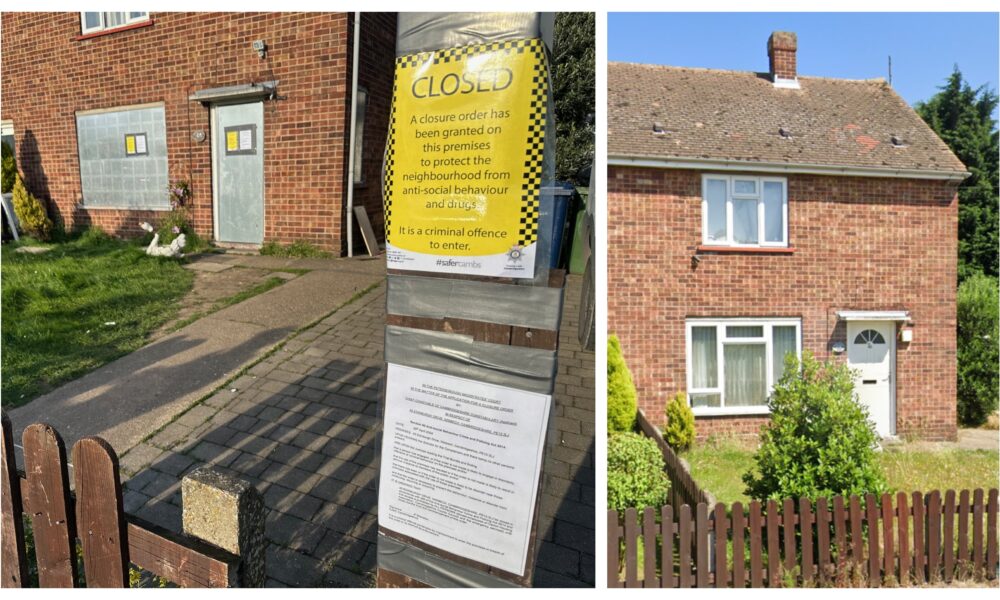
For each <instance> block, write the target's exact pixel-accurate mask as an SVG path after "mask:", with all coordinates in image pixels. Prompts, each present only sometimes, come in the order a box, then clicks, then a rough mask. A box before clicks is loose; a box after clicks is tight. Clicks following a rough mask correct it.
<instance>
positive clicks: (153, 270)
mask: <svg viewBox="0 0 1000 600" xmlns="http://www.w3.org/2000/svg"><path fill="white" fill-rule="evenodd" d="M16 247H17V246H16V245H14V244H7V245H5V246H4V247H3V250H2V254H0V258H2V261H3V262H2V267H0V276H2V280H3V283H2V305H0V309H2V316H3V324H2V325H3V326H2V347H0V352H2V359H0V363H2V380H0V393H2V394H3V405H4V407H5V408H12V407H14V406H18V405H21V404H24V403H26V402H28V401H30V400H32V399H33V398H35V397H37V396H39V395H41V394H42V393H45V392H46V391H48V390H49V389H52V388H53V387H55V386H57V385H59V384H61V383H65V382H66V381H69V380H72V379H75V378H77V377H79V376H81V375H83V374H84V373H86V372H88V371H90V370H92V369H95V368H97V367H99V366H101V365H103V364H105V363H107V362H110V361H111V360H114V359H115V358H118V357H119V356H122V355H124V354H127V353H129V352H132V351H133V350H136V349H137V348H139V347H141V346H142V345H143V344H144V343H145V341H146V338H147V336H148V335H149V334H150V332H152V331H153V330H155V329H156V328H157V327H159V326H160V325H162V324H163V323H165V322H166V321H167V320H169V319H170V318H171V317H172V316H173V315H174V314H175V312H176V301H177V300H178V299H180V298H181V297H182V296H183V295H184V294H185V293H187V292H188V291H189V290H190V289H191V286H192V282H193V280H194V275H193V273H191V272H190V271H188V270H187V269H184V268H182V267H181V265H180V263H179V262H178V261H176V260H172V259H165V258H154V257H150V256H147V255H146V254H144V252H143V249H142V247H141V246H139V245H138V244H137V243H130V242H125V241H121V240H116V239H112V238H110V237H108V236H106V235H104V234H102V233H100V232H99V231H96V230H93V231H88V232H86V233H84V234H82V235H80V236H79V237H77V238H75V239H72V240H70V241H68V242H65V243H59V244H53V245H52V249H51V250H49V251H48V252H46V253H44V254H20V253H17V252H15V249H16Z"/></svg>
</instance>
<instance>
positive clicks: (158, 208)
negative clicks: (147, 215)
mask: <svg viewBox="0 0 1000 600" xmlns="http://www.w3.org/2000/svg"><path fill="white" fill-rule="evenodd" d="M79 207H80V208H81V209H83V210H130V211H135V212H141V211H148V212H170V211H171V210H173V209H172V208H170V205H169V204H168V205H167V206H109V205H106V204H101V205H98V206H95V205H93V204H86V203H80V204H79Z"/></svg>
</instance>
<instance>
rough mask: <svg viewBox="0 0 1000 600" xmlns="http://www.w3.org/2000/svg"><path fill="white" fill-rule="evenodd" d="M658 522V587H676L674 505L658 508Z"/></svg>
mask: <svg viewBox="0 0 1000 600" xmlns="http://www.w3.org/2000/svg"><path fill="white" fill-rule="evenodd" d="M660 522H661V525H660V527H661V531H662V534H661V535H662V536H663V537H662V538H661V539H662V542H661V544H660V556H661V558H660V565H661V567H660V569H661V574H660V587H664V588H673V587H677V580H676V579H675V578H674V538H675V536H676V535H677V526H676V525H675V524H674V507H673V506H670V505H669V504H668V505H666V506H664V507H662V508H661V509H660Z"/></svg>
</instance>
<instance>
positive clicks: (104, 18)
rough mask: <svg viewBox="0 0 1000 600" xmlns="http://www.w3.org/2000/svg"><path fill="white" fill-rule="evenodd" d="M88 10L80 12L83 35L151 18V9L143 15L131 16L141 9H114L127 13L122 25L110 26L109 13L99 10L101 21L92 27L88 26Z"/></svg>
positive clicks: (142, 21) (143, 21)
mask: <svg viewBox="0 0 1000 600" xmlns="http://www.w3.org/2000/svg"><path fill="white" fill-rule="evenodd" d="M87 12H97V11H87ZM87 12H81V13H80V33H81V34H82V35H86V34H88V33H97V32H99V31H111V30H113V29H119V28H121V27H125V26H128V25H134V24H135V23H145V22H146V21H148V20H149V11H146V12H143V13H142V16H140V17H130V16H129V15H130V14H131V13H133V12H139V11H112V12H120V13H121V14H123V15H125V19H124V20H123V21H122V23H121V24H120V25H113V26H108V24H107V15H108V13H106V12H98V13H97V14H99V15H100V16H101V23H100V24H99V25H97V26H96V27H90V28H88V27H87Z"/></svg>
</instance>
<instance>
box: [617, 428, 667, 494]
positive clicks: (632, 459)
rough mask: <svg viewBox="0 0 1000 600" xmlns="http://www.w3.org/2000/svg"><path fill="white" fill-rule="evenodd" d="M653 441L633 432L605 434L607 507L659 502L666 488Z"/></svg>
mask: <svg viewBox="0 0 1000 600" xmlns="http://www.w3.org/2000/svg"><path fill="white" fill-rule="evenodd" d="M663 469H664V464H663V455H662V454H660V449H659V447H657V445H656V442H654V441H653V440H651V439H649V438H647V437H644V436H641V435H639V434H637V433H632V432H624V433H615V434H613V435H611V436H610V437H608V508H613V509H615V510H618V511H622V510H625V509H626V508H645V507H647V506H661V505H662V504H663V503H664V502H666V499H667V492H668V491H670V480H669V479H667V474H666V473H665V472H664V470H663Z"/></svg>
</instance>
